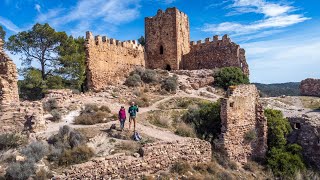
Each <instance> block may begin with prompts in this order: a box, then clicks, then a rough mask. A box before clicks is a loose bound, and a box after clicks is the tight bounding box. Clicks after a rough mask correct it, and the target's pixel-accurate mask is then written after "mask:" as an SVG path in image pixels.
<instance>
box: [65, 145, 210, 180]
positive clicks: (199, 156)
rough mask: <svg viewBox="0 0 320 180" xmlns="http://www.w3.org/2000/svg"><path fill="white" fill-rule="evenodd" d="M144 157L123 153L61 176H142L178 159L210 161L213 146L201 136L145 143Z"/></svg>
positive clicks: (84, 177)
mask: <svg viewBox="0 0 320 180" xmlns="http://www.w3.org/2000/svg"><path fill="white" fill-rule="evenodd" d="M142 150H143V152H144V154H143V157H139V158H135V157H132V156H125V155H124V153H123V154H119V155H111V156H109V157H105V158H100V159H99V160H92V161H90V162H87V163H84V164H79V165H74V166H72V167H71V169H70V170H67V171H66V172H65V175H66V176H67V177H61V178H62V179H110V178H112V179H140V178H141V176H142V175H144V174H154V173H157V172H158V171H165V170H168V169H169V168H170V167H171V166H172V165H173V164H174V163H176V162H178V161H179V160H182V161H186V162H188V163H190V164H197V163H206V162H210V161H211V156H212V154H211V153H212V152H211V145H210V143H209V142H207V141H203V140H200V139H187V140H182V141H175V142H163V141H160V142H157V143H152V144H146V145H145V146H144V147H143V148H142Z"/></svg>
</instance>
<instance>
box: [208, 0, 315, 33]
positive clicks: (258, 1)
mask: <svg viewBox="0 0 320 180" xmlns="http://www.w3.org/2000/svg"><path fill="white" fill-rule="evenodd" d="M232 2H233V3H232V4H231V5H228V6H227V8H226V9H227V10H231V11H229V12H228V13H227V14H226V15H227V16H231V15H240V14H244V13H256V14H263V15H264V18H262V19H260V20H255V21H252V22H248V23H237V22H222V23H220V24H205V25H204V27H203V28H202V31H204V32H212V33H218V34H223V33H229V34H231V35H233V36H239V35H247V34H254V33H257V32H261V33H264V31H269V33H270V32H274V33H277V32H279V31H271V30H273V29H279V28H284V27H288V26H291V25H294V24H297V23H301V22H303V21H306V20H308V19H311V18H309V17H305V16H304V15H302V14H292V12H293V11H294V10H295V9H296V8H294V7H293V6H289V5H286V4H280V3H270V2H267V1H265V0H233V1H232ZM264 34H265V33H264Z"/></svg>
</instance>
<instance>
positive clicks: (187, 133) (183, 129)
mask: <svg viewBox="0 0 320 180" xmlns="http://www.w3.org/2000/svg"><path fill="white" fill-rule="evenodd" d="M175 134H177V135H179V136H183V137H195V136H196V134H195V132H194V129H193V128H192V127H191V126H189V125H187V124H186V123H179V124H178V125H177V128H176V131H175Z"/></svg>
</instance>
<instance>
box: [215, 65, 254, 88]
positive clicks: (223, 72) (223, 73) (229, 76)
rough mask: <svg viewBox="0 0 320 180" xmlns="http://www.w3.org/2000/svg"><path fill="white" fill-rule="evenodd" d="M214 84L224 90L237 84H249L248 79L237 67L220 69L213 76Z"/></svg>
mask: <svg viewBox="0 0 320 180" xmlns="http://www.w3.org/2000/svg"><path fill="white" fill-rule="evenodd" d="M214 80H215V84H216V85H217V86H219V87H222V88H224V89H228V87H229V86H233V85H239V84H249V83H250V82H249V78H248V77H247V76H246V75H245V74H243V72H242V70H241V69H240V68H238V67H225V68H221V69H220V70H219V71H218V72H217V73H216V74H215V75H214Z"/></svg>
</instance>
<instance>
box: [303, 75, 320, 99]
mask: <svg viewBox="0 0 320 180" xmlns="http://www.w3.org/2000/svg"><path fill="white" fill-rule="evenodd" d="M300 94H301V95H305V96H317V97H320V79H312V78H308V79H305V80H303V81H301V84H300Z"/></svg>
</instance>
